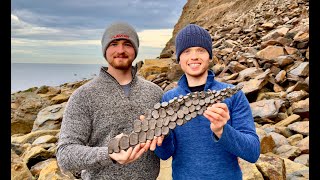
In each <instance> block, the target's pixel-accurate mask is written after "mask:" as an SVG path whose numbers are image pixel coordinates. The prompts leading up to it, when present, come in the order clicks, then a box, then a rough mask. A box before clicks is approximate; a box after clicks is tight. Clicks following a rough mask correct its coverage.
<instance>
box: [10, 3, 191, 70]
mask: <svg viewBox="0 0 320 180" xmlns="http://www.w3.org/2000/svg"><path fill="white" fill-rule="evenodd" d="M186 2H187V0H117V1H110V0H94V1H89V0H55V1H52V0H11V63H59V64H61V63H66V64H104V63H105V62H106V60H105V59H104V58H103V56H102V50H101V37H102V35H103V32H104V30H105V28H106V27H107V26H108V25H109V24H110V23H112V22H114V21H123V22H128V23H129V24H131V25H132V26H133V27H134V28H135V29H136V31H137V32H138V36H139V38H140V47H139V53H138V56H137V58H136V60H135V62H134V63H136V62H138V61H141V60H144V59H154V58H156V57H159V55H160V53H161V51H162V49H163V48H164V47H165V44H166V43H167V42H168V41H169V39H170V38H171V37H172V32H173V27H174V25H175V24H176V23H177V22H178V19H179V17H180V15H181V12H182V9H183V6H184V5H185V3H186Z"/></svg>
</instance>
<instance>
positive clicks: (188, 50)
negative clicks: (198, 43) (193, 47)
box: [182, 49, 190, 54]
mask: <svg viewBox="0 0 320 180" xmlns="http://www.w3.org/2000/svg"><path fill="white" fill-rule="evenodd" d="M189 52H190V49H186V50H184V51H183V52H182V53H183V54H188V53H189Z"/></svg>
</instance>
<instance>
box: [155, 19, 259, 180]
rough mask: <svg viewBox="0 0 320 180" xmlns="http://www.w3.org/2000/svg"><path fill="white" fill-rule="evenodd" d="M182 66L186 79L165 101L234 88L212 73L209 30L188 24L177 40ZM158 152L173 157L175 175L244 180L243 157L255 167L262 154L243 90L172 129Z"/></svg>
mask: <svg viewBox="0 0 320 180" xmlns="http://www.w3.org/2000/svg"><path fill="white" fill-rule="evenodd" d="M175 45H176V55H177V62H178V63H179V64H180V66H181V69H182V70H183V71H184V75H182V76H181V78H180V79H179V81H178V86H177V87H175V88H173V89H171V90H169V91H167V92H166V93H165V94H164V95H163V97H162V101H169V100H170V99H173V98H174V97H179V96H181V95H183V96H184V95H187V94H188V93H192V92H196V91H208V90H209V89H210V90H216V91H218V90H221V89H223V88H226V87H232V86H234V85H232V84H227V83H223V82H218V81H216V80H215V79H214V73H213V71H212V70H209V63H210V61H212V39H211V36H210V34H209V33H208V31H207V30H205V29H204V28H202V27H200V26H198V25H196V24H189V25H187V26H186V27H184V28H183V29H182V30H180V31H179V32H178V34H177V36H176V41H175ZM155 153H156V154H157V156H158V157H160V158H161V159H163V160H166V159H168V158H169V157H172V177H173V179H174V180H185V179H200V180H202V179H204V180H207V179H217V180H218V179H219V180H220V179H228V180H232V179H237V180H241V179H242V172H241V169H240V166H239V164H238V158H242V159H244V160H246V161H249V162H251V163H254V162H256V161H257V160H258V158H259V155H260V142H259V137H258V136H257V134H256V130H255V125H254V121H253V117H252V112H251V109H250V105H249V102H248V100H247V98H246V96H245V94H244V93H243V92H242V91H239V92H237V93H236V94H235V95H233V96H232V97H230V98H227V99H225V100H224V101H223V102H221V103H216V104H213V105H212V106H210V107H208V108H207V110H206V111H205V112H204V113H203V115H198V116H197V117H195V118H193V119H191V120H190V121H189V122H188V123H186V124H185V125H183V126H177V127H176V128H175V129H173V130H170V132H169V134H168V135H167V136H166V137H165V138H164V139H163V141H162V145H161V146H159V145H157V147H156V150H155Z"/></svg>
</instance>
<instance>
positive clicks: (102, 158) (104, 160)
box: [97, 147, 112, 166]
mask: <svg viewBox="0 0 320 180" xmlns="http://www.w3.org/2000/svg"><path fill="white" fill-rule="evenodd" d="M97 158H98V161H99V162H100V164H101V165H102V166H105V165H107V164H110V163H112V160H111V158H110V157H109V154H108V148H107V147H102V148H100V149H99V151H98V157H97Z"/></svg>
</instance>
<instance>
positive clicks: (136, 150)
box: [56, 22, 163, 180]
mask: <svg viewBox="0 0 320 180" xmlns="http://www.w3.org/2000/svg"><path fill="white" fill-rule="evenodd" d="M101 45H102V55H103V57H104V58H105V59H106V61H107V62H108V64H109V65H108V67H101V69H100V73H99V75H98V76H97V77H95V78H94V79H92V80H91V81H89V82H88V83H86V84H84V85H82V86H81V87H79V88H78V89H76V90H75V91H74V92H73V94H72V95H71V96H70V98H69V100H68V103H67V106H66V108H65V112H64V114H63V120H62V125H61V130H60V137H59V142H58V149H57V153H56V156H57V161H58V164H59V166H60V168H61V169H62V170H68V171H71V172H73V173H76V172H80V171H81V178H82V179H85V180H87V179H94V180H98V179H156V178H157V176H158V174H159V163H160V162H159V158H158V157H157V156H156V155H155V154H154V152H152V151H148V150H149V149H150V150H154V149H155V147H156V144H158V145H161V141H160V140H162V139H160V138H159V140H158V138H157V137H155V138H154V139H153V140H152V141H150V140H148V141H147V142H146V143H141V144H138V145H136V146H135V147H130V148H129V149H128V150H126V151H124V150H121V151H120V152H119V153H112V154H108V143H109V141H110V139H111V138H113V137H116V136H117V137H120V136H121V134H122V133H125V134H129V133H130V132H132V131H133V129H132V124H133V121H134V120H136V119H139V118H140V115H141V114H144V113H145V110H146V109H150V108H151V107H153V105H154V104H156V103H158V102H159V101H160V99H161V96H162V94H163V91H162V89H161V88H160V87H159V86H157V85H156V84H154V83H151V82H150V81H147V80H145V79H143V78H141V77H138V76H137V74H136V73H137V68H136V67H133V66H132V63H133V61H134V59H135V58H136V57H137V54H138V49H139V37H138V34H137V32H136V31H135V29H134V28H133V27H132V26H131V25H129V24H127V23H123V22H116V23H113V24H111V25H110V26H108V27H107V28H106V30H105V32H104V34H103V36H102V39H101ZM140 119H142V117H141V118H140Z"/></svg>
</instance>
